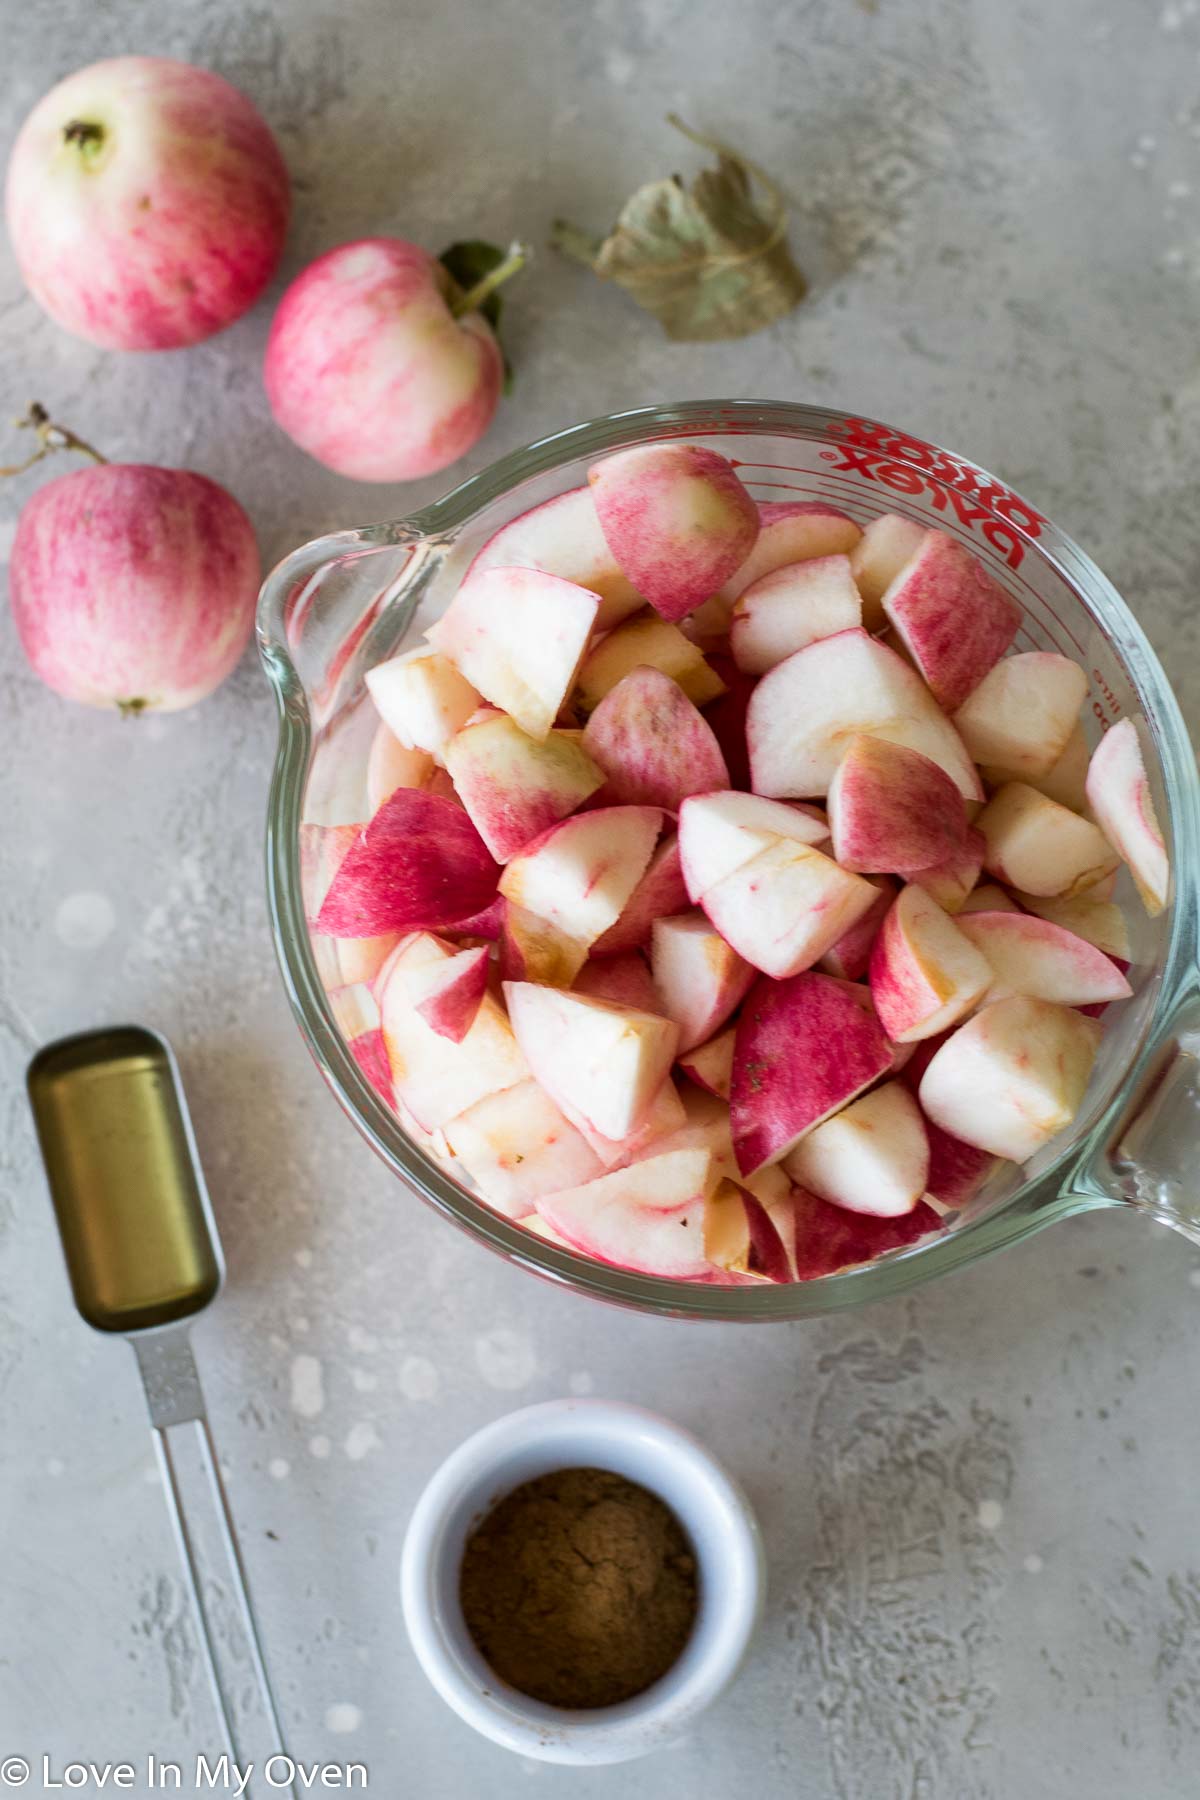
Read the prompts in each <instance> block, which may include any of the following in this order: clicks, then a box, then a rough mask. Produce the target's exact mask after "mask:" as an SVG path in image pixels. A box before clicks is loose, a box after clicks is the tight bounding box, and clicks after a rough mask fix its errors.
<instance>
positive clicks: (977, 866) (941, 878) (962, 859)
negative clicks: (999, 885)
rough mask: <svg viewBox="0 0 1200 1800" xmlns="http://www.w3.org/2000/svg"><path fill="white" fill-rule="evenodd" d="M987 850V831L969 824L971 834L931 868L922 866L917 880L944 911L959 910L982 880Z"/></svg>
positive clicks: (919, 885)
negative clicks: (985, 833)
mask: <svg viewBox="0 0 1200 1800" xmlns="http://www.w3.org/2000/svg"><path fill="white" fill-rule="evenodd" d="M986 852H987V840H986V838H985V837H984V835H983V833H982V832H981V831H976V829H975V827H974V826H973V825H971V826H968V828H967V835H966V836H965V837H964V839H963V841H962V843H961V844H960V845H959V847H958V848H957V849H956V850H953V851H951V853H950V855H949V856H947V857H944V858H943V860H942V861H941V862H938V863H934V864H933V865H932V867H931V868H928V869H918V871H917V873H916V874H915V875H914V876H913V880H914V881H915V882H916V883H917V886H918V887H923V888H924V889H925V892H926V893H927V894H930V895H932V897H933V898H934V899H935V900H936V901H937V903H938V905H939V906H940V907H941V909H942V911H943V912H948V913H959V912H961V911H962V909H963V907H964V906H965V904H966V901H967V896H968V894H970V893H972V892H973V891H974V889H975V884H976V883H977V882H978V880H979V876H980V872H981V871H982V869H983V859H984V856H985V854H986Z"/></svg>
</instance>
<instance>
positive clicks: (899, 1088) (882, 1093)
mask: <svg viewBox="0 0 1200 1800" xmlns="http://www.w3.org/2000/svg"><path fill="white" fill-rule="evenodd" d="M786 1168H787V1172H788V1174H789V1175H790V1176H791V1177H792V1180H793V1181H798V1182H799V1183H800V1186H801V1187H803V1188H807V1189H809V1191H810V1192H811V1193H814V1194H819V1195H820V1196H821V1198H822V1199H823V1200H830V1201H832V1202H833V1204H834V1205H835V1206H844V1207H846V1208H847V1210H848V1211H850V1212H858V1213H872V1214H874V1216H875V1217H877V1218H881V1219H891V1218H895V1217H897V1216H898V1215H899V1214H901V1213H907V1212H911V1211H912V1209H913V1207H914V1206H915V1205H916V1204H917V1202H918V1200H919V1199H920V1198H921V1195H922V1194H923V1193H924V1192H925V1188H926V1179H927V1177H928V1174H929V1140H928V1138H927V1137H926V1135H925V1124H924V1121H923V1120H922V1118H921V1109H920V1108H919V1106H918V1105H917V1103H916V1101H915V1100H914V1099H913V1096H912V1094H911V1092H910V1091H909V1089H908V1088H907V1087H905V1086H904V1085H903V1083H901V1082H899V1081H885V1082H884V1083H883V1085H882V1086H881V1087H877V1088H872V1089H871V1091H870V1092H869V1093H867V1094H863V1095H862V1096H861V1097H860V1098H859V1099H857V1100H855V1101H852V1102H851V1104H850V1105H849V1106H848V1107H846V1109H845V1110H844V1111H843V1112H840V1113H835V1114H834V1116H833V1118H831V1119H826V1121H825V1123H824V1124H823V1125H818V1126H817V1127H816V1129H815V1130H814V1131H810V1132H809V1133H808V1136H807V1137H803V1138H801V1140H800V1142H799V1143H798V1144H797V1145H796V1148H795V1149H794V1150H793V1151H792V1152H791V1154H790V1155H789V1156H788V1158H787V1162H786Z"/></svg>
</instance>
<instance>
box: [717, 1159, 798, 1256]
mask: <svg viewBox="0 0 1200 1800" xmlns="http://www.w3.org/2000/svg"><path fill="white" fill-rule="evenodd" d="M788 1224H789V1226H790V1225H791V1224H792V1220H791V1217H790V1214H789V1217H788ZM704 1254H705V1256H706V1257H707V1258H708V1260H709V1262H711V1263H715V1264H716V1266H717V1268H719V1269H732V1270H733V1271H734V1272H735V1273H737V1274H739V1275H758V1276H761V1277H762V1278H763V1280H765V1281H790V1280H791V1279H792V1264H791V1257H790V1256H789V1254H788V1248H787V1246H786V1244H785V1243H784V1241H783V1239H782V1238H781V1236H780V1234H779V1229H778V1226H777V1225H776V1223H775V1220H774V1219H773V1218H772V1216H771V1214H770V1213H769V1212H768V1210H767V1208H766V1207H765V1206H764V1205H763V1204H762V1202H761V1200H758V1199H757V1198H756V1197H755V1196H754V1195H753V1194H752V1193H751V1192H750V1190H749V1189H748V1188H744V1187H742V1186H740V1185H739V1184H738V1183H737V1182H736V1181H729V1180H725V1181H722V1182H721V1183H720V1184H719V1185H718V1186H717V1188H716V1190H715V1191H714V1192H713V1193H711V1194H710V1195H709V1196H708V1199H707V1200H706V1202H705V1206H704Z"/></svg>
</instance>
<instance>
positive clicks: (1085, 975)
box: [958, 912, 1133, 1006]
mask: <svg viewBox="0 0 1200 1800" xmlns="http://www.w3.org/2000/svg"><path fill="white" fill-rule="evenodd" d="M958 928H959V930H960V931H961V932H962V933H963V934H964V936H966V937H969V938H970V940H971V942H972V943H973V944H974V946H975V948H976V949H977V950H979V951H981V952H982V954H983V955H984V956H985V957H986V958H987V960H988V962H989V963H990V965H991V967H992V970H993V972H994V977H995V978H994V980H993V982H992V985H991V987H990V988H989V989H988V994H987V997H988V999H989V1000H1003V999H1006V998H1007V997H1008V996H1009V995H1010V994H1025V995H1028V996H1029V997H1030V998H1031V999H1034V1000H1056V1001H1057V1002H1058V1003H1059V1005H1060V1006H1095V1005H1097V1004H1104V1003H1105V1002H1107V1001H1109V1000H1126V999H1128V997H1129V995H1130V994H1131V993H1132V992H1133V989H1132V988H1131V987H1130V985H1129V983H1128V982H1127V981H1126V979H1125V977H1124V975H1123V974H1122V973H1121V971H1120V969H1118V968H1117V965H1116V964H1115V963H1114V962H1111V961H1110V960H1109V958H1108V957H1107V956H1105V954H1104V952H1103V951H1102V950H1097V949H1096V947H1095V945H1094V944H1089V943H1088V941H1087V939H1086V938H1081V937H1077V936H1076V935H1075V933H1074V932H1073V931H1067V930H1065V929H1064V928H1063V927H1062V926H1061V925H1055V924H1053V923H1052V922H1051V921H1050V920H1049V919H1039V918H1038V917H1037V916H1036V915H1035V914H1033V913H1023V912H994V913H986V912H981V913H972V914H970V915H969V916H968V917H967V918H963V917H962V916H961V915H960V917H959V920H958Z"/></svg>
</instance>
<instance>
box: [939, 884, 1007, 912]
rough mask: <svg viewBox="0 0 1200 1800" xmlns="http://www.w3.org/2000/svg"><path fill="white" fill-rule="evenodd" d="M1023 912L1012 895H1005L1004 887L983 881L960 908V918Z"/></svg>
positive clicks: (947, 909)
mask: <svg viewBox="0 0 1200 1800" xmlns="http://www.w3.org/2000/svg"><path fill="white" fill-rule="evenodd" d="M945 910H946V911H947V912H948V911H949V910H950V909H949V907H947V908H945ZM1021 910H1022V909H1021V907H1019V906H1018V905H1017V903H1016V901H1015V900H1014V899H1013V897H1012V895H1011V894H1007V893H1005V891H1004V889H1003V888H1002V887H997V885H996V883H995V882H994V881H981V882H980V884H979V886H978V887H975V888H972V889H971V892H970V893H969V894H968V895H967V897H966V899H965V900H964V901H963V903H962V905H961V906H960V907H959V909H958V916H959V918H960V919H961V918H962V917H963V916H964V915H966V914H968V913H980V912H1010V913H1019V912H1020V911H1021Z"/></svg>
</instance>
